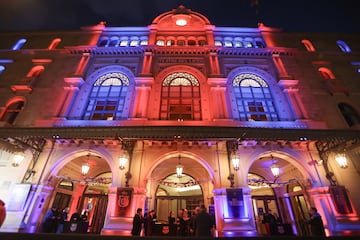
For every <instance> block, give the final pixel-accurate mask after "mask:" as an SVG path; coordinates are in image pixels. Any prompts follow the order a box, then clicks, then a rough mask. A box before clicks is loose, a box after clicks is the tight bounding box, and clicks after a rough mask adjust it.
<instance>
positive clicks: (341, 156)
mask: <svg viewBox="0 0 360 240" xmlns="http://www.w3.org/2000/svg"><path fill="white" fill-rule="evenodd" d="M335 160H336V162H337V163H338V164H339V166H340V167H341V168H347V166H348V163H347V158H346V155H345V153H338V154H336V156H335Z"/></svg>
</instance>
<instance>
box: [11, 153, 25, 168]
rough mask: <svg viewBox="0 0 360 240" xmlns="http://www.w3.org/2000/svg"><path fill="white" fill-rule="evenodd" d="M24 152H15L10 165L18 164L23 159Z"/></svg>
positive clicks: (15, 165) (16, 165)
mask: <svg viewBox="0 0 360 240" xmlns="http://www.w3.org/2000/svg"><path fill="white" fill-rule="evenodd" d="M24 158H25V157H24V154H22V153H16V154H15V155H14V157H13V162H12V165H13V166H14V167H18V166H19V165H20V163H21V162H22V161H23V160H24Z"/></svg>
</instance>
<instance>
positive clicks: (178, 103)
mask: <svg viewBox="0 0 360 240" xmlns="http://www.w3.org/2000/svg"><path fill="white" fill-rule="evenodd" d="M200 102H201V99H200V86H199V81H198V80H197V79H196V78H195V77H194V76H193V75H191V74H189V73H184V72H178V73H173V74H170V75H169V76H167V77H166V78H165V79H164V81H163V83H162V89H161V103H160V104H161V105H160V119H162V120H180V121H182V120H201V104H200Z"/></svg>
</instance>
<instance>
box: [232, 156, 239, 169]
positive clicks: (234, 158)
mask: <svg viewBox="0 0 360 240" xmlns="http://www.w3.org/2000/svg"><path fill="white" fill-rule="evenodd" d="M231 163H232V165H233V168H234V170H235V171H238V170H239V166H240V157H239V156H238V155H237V154H233V156H232V158H231Z"/></svg>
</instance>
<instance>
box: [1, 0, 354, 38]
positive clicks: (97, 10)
mask: <svg viewBox="0 0 360 240" xmlns="http://www.w3.org/2000/svg"><path fill="white" fill-rule="evenodd" d="M256 2H257V5H256V4H255V6H254V3H256ZM179 5H184V6H185V7H187V8H190V9H192V10H194V11H197V12H199V13H201V14H203V15H205V16H206V17H207V18H208V19H209V20H210V22H211V23H212V24H213V25H216V26H228V27H256V26H257V23H258V22H262V23H264V24H265V25H266V26H270V27H276V28H281V29H283V30H284V31H288V32H359V33H360V11H359V6H360V0H341V1H339V0H182V1H180V0H0V31H22V30H26V31H27V30H30V31H32V30H71V29H80V27H82V26H89V25H95V24H97V23H99V22H100V21H106V23H107V24H106V25H107V26H147V25H149V24H151V22H152V20H153V19H154V18H155V17H156V16H158V15H159V14H161V13H163V12H166V11H169V10H171V9H174V8H177V7H178V6H179ZM256 6H257V7H256Z"/></svg>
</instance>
